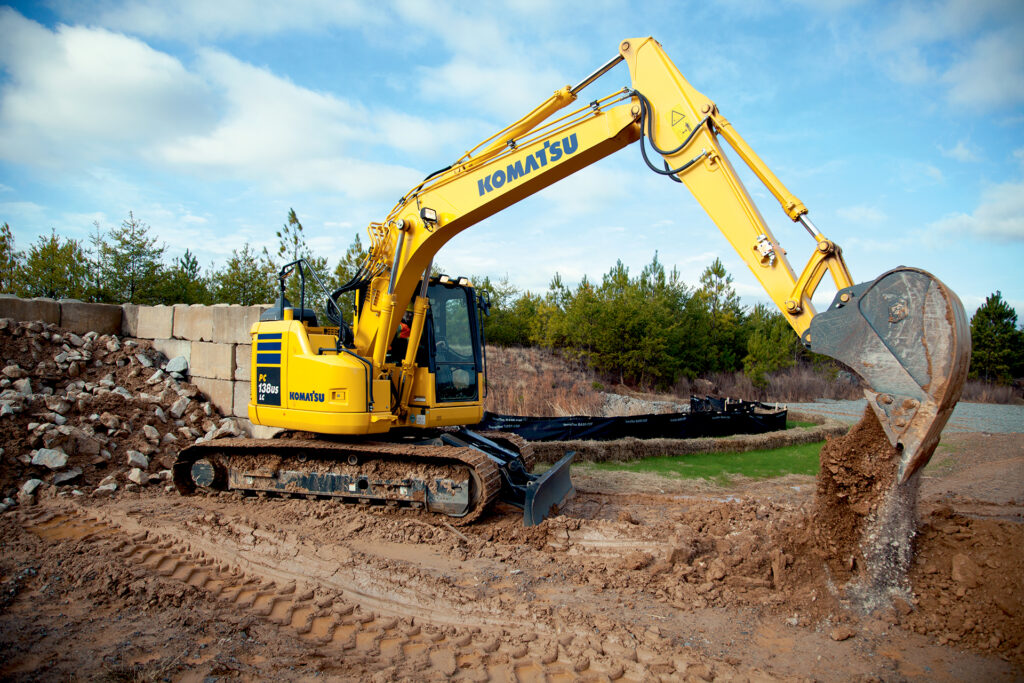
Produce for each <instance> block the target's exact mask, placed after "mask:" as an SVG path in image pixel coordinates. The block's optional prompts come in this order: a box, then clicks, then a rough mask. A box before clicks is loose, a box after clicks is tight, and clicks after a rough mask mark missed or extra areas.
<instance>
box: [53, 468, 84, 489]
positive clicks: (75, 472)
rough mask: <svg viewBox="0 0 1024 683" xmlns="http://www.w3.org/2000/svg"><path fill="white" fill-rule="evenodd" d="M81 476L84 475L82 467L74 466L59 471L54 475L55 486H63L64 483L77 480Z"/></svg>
mask: <svg viewBox="0 0 1024 683" xmlns="http://www.w3.org/2000/svg"><path fill="white" fill-rule="evenodd" d="M81 476H82V468H80V467H72V468H70V469H68V470H65V471H63V472H58V473H57V474H56V475H55V476H54V477H53V485H54V486H63V485H64V484H70V483H71V482H73V481H75V480H76V479H78V478H79V477H81Z"/></svg>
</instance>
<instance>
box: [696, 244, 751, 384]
mask: <svg viewBox="0 0 1024 683" xmlns="http://www.w3.org/2000/svg"><path fill="white" fill-rule="evenodd" d="M700 284H701V286H700V289H699V290H698V291H697V295H698V296H699V297H700V299H701V301H702V302H703V303H704V306H705V308H706V309H707V313H708V315H709V320H708V331H707V336H706V342H707V346H706V347H705V353H706V357H707V359H708V364H707V368H706V370H710V371H712V372H732V371H734V370H738V369H739V368H740V367H741V360H740V359H742V358H743V356H744V355H745V353H746V351H745V347H746V340H745V339H744V338H743V334H742V332H743V330H742V322H743V308H742V307H741V306H740V298H739V296H738V295H737V294H736V290H735V289H733V286H732V275H729V273H728V272H727V271H726V270H725V266H724V265H723V264H722V261H721V259H717V258H716V259H715V260H714V262H713V263H712V264H711V265H710V266H708V267H707V268H705V269H704V272H703V273H702V274H701V276H700Z"/></svg>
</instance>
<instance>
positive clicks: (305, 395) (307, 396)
mask: <svg viewBox="0 0 1024 683" xmlns="http://www.w3.org/2000/svg"><path fill="white" fill-rule="evenodd" d="M288 399H289V400H290V401H308V402H310V403H323V402H324V395H323V394H321V393H319V392H316V391H289V392H288Z"/></svg>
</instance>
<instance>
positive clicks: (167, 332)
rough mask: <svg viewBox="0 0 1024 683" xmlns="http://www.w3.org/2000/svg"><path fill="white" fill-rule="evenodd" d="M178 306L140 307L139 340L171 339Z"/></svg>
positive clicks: (137, 319)
mask: <svg viewBox="0 0 1024 683" xmlns="http://www.w3.org/2000/svg"><path fill="white" fill-rule="evenodd" d="M175 308H176V306H139V307H138V310H137V312H138V317H137V318H136V321H135V334H134V335H132V336H133V337H138V338H139V339H170V338H171V331H172V330H173V328H174V309H175Z"/></svg>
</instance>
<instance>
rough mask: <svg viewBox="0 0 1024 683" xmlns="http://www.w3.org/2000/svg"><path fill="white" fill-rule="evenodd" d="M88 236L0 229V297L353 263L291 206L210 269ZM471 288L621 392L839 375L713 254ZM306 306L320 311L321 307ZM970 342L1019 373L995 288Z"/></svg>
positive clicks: (334, 274)
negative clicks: (269, 230) (809, 369)
mask: <svg viewBox="0 0 1024 683" xmlns="http://www.w3.org/2000/svg"><path fill="white" fill-rule="evenodd" d="M94 229H95V230H94V232H93V233H92V234H91V235H90V237H89V239H88V240H87V241H86V243H85V244H83V243H82V242H81V241H79V240H74V239H70V238H66V237H62V236H60V235H58V234H57V233H56V231H54V230H51V232H50V234H49V235H41V236H40V237H38V238H37V240H36V241H35V242H34V243H32V244H31V245H29V247H28V249H27V250H26V251H24V252H22V251H18V250H16V249H15V244H14V238H13V236H12V234H11V229H10V226H9V225H8V224H7V223H4V224H2V226H0V292H4V293H13V294H17V295H19V296H25V297H34V296H43V297H50V298H55V299H59V298H74V299H81V300H84V301H97V302H107V303H125V302H128V303H136V304H149V305H152V304H177V303H185V304H211V303H229V304H242V305H253V304H261V303H268V302H271V301H274V300H276V298H277V294H278V288H279V285H278V277H277V273H278V271H279V269H280V268H281V266H282V265H284V264H285V263H288V262H290V261H293V260H296V259H298V258H305V259H306V260H307V261H308V262H309V263H310V264H311V265H312V266H313V268H314V269H315V270H316V271H317V272H318V273H320V274H321V275H323V276H325V277H326V280H327V282H326V283H325V284H326V285H327V287H328V288H329V289H334V288H336V287H338V286H340V285H341V284H343V283H345V282H347V281H348V280H349V279H350V278H351V277H352V275H353V274H354V273H355V271H356V270H357V269H358V267H359V264H360V263H361V262H362V260H363V258H364V256H365V250H364V248H363V245H362V243H361V240H360V239H359V236H358V234H356V235H355V238H354V239H353V241H352V243H351V245H350V246H349V247H348V249H347V251H346V253H345V254H344V255H342V256H341V257H340V258H339V259H338V261H337V262H336V264H335V266H334V268H333V269H331V268H330V262H329V260H328V258H327V257H324V256H321V255H318V254H314V253H313V252H312V250H311V249H310V248H309V246H308V245H307V244H306V240H305V236H304V231H303V227H302V223H301V222H300V221H299V219H298V217H297V216H296V214H295V211H294V210H291V211H289V213H288V218H287V222H286V223H285V224H283V225H282V226H281V228H280V229H279V230H278V231H277V232H276V237H277V240H278V245H277V250H276V253H274V254H273V255H271V253H270V252H269V250H268V249H266V248H262V249H258V248H256V247H254V246H253V245H252V244H250V243H246V244H244V245H243V246H242V247H241V248H240V249H235V250H233V251H232V253H231V256H230V257H229V258H228V259H227V260H226V261H225V263H224V264H223V265H221V266H220V267H214V266H212V265H211V266H210V267H208V268H207V269H205V270H204V269H203V268H201V267H200V265H199V262H198V259H197V258H196V257H195V255H194V254H192V253H191V251H189V250H186V251H185V253H184V254H182V255H181V256H178V257H175V258H173V259H171V260H169V261H168V260H166V258H165V254H166V250H167V247H166V245H162V244H159V243H158V240H157V238H156V237H153V236H151V235H150V227H149V226H148V225H147V224H145V223H144V222H142V221H141V220H139V219H138V218H136V217H135V215H134V214H133V213H129V214H128V218H126V219H125V220H124V221H123V222H122V223H121V225H120V226H117V227H113V228H109V229H103V228H102V227H101V226H100V225H99V223H95V224H94ZM439 268H440V267H435V269H434V270H435V271H439ZM470 280H471V281H472V282H474V283H475V284H476V286H477V290H478V292H480V293H481V294H482V295H484V297H485V298H486V299H487V300H489V302H490V311H489V315H488V316H487V317H485V318H484V323H483V325H484V331H485V334H486V337H487V341H488V342H489V343H492V344H498V345H505V346H511V345H519V346H542V347H547V348H551V349H555V350H558V351H560V352H562V353H566V354H569V355H572V356H575V357H578V358H582V359H584V360H586V361H587V362H588V363H589V364H590V365H591V366H592V367H593V368H594V369H595V370H597V371H598V372H599V373H602V374H603V375H605V376H607V377H610V378H613V379H615V380H617V381H620V382H622V383H626V384H632V385H638V386H644V387H660V388H664V387H670V386H672V385H673V384H674V383H675V382H676V381H677V380H678V379H679V378H681V377H687V378H690V379H692V378H694V377H698V376H702V375H707V374H710V373H715V372H725V373H730V372H738V371H739V372H743V373H744V374H746V375H747V376H748V377H749V378H750V379H751V381H752V382H753V383H754V384H755V385H756V386H759V387H764V386H766V385H767V378H768V375H769V374H770V373H773V372H777V371H779V370H782V369H784V368H787V367H791V366H793V365H795V364H796V363H813V364H815V365H817V366H818V367H821V368H828V369H829V371H831V372H835V371H836V368H837V366H836V365H835V364H834V363H833V362H832V361H830V360H828V359H825V358H824V357H820V356H817V357H816V356H814V355H813V354H811V353H810V352H808V351H807V350H806V349H804V348H803V346H802V345H801V343H800V342H799V339H798V338H797V336H796V334H794V333H793V331H792V329H791V328H790V327H789V324H788V323H787V322H786V320H785V317H784V316H783V315H782V314H781V313H780V312H779V311H778V310H776V309H775V308H774V307H770V306H766V305H763V304H757V305H755V306H752V307H747V306H743V305H741V304H740V300H739V296H738V295H737V294H736V291H735V288H734V287H733V278H732V276H731V275H730V274H729V273H728V272H727V271H726V269H725V266H724V265H723V264H722V262H721V261H720V260H719V259H716V260H715V261H714V262H713V263H712V264H710V265H709V266H708V267H707V268H705V269H704V272H703V273H702V274H701V276H700V281H699V284H697V285H695V286H689V285H687V284H686V283H684V282H683V280H682V278H681V276H680V274H679V271H678V270H677V269H675V268H671V269H668V270H666V268H665V266H664V265H663V264H662V263H661V262H660V261H659V259H658V255H657V253H655V255H654V258H653V259H652V260H651V262H650V263H649V264H647V265H646V266H644V268H643V269H641V271H640V272H639V273H638V274H631V273H630V271H629V268H628V267H626V266H625V265H624V264H623V263H622V262H621V261H619V262H617V263H616V264H615V265H614V266H613V267H612V268H611V269H610V270H609V271H608V272H607V273H605V274H604V275H603V276H602V277H601V280H600V282H596V281H591V280H590V279H589V278H587V277H584V278H583V280H582V281H581V282H580V283H579V284H578V285H577V286H576V287H574V288H573V287H568V286H566V285H565V284H564V282H563V281H562V279H561V277H560V276H559V275H557V274H556V275H555V277H554V278H553V279H552V281H551V283H550V286H549V287H548V290H547V291H546V292H544V293H541V294H536V293H533V292H530V291H522V290H520V289H519V288H517V287H516V286H515V285H514V284H513V283H512V282H511V281H510V280H509V278H508V277H507V276H506V277H503V278H501V279H498V280H492V279H490V278H489V277H482V278H472V277H471V278H470ZM298 290H299V283H298V278H296V277H292V278H291V279H290V280H289V283H288V287H287V290H286V295H287V296H288V298H289V299H290V300H291V301H292V302H293V303H295V304H298V300H299V293H298ZM307 296H310V295H309V293H308V292H307ZM307 306H309V307H311V308H317V309H319V310H320V312H322V310H323V309H322V302H320V301H316V300H314V301H312V302H310V303H309V304H307ZM343 308H344V306H343ZM971 337H972V342H973V351H972V356H971V376H972V377H975V378H979V379H983V380H988V381H995V382H1000V383H1009V382H1011V381H1012V380H1013V378H1015V377H1021V376H1024V329H1021V327H1020V326H1019V324H1018V320H1017V313H1016V311H1015V310H1014V309H1013V308H1012V307H1011V306H1009V304H1007V302H1006V301H1005V300H1003V298H1002V295H1001V293H1000V292H998V291H997V292H995V293H994V294H992V295H991V296H989V297H988V298H987V299H986V301H985V304H984V305H983V306H981V307H979V308H978V310H977V312H976V313H975V314H974V316H972V318H971Z"/></svg>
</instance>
